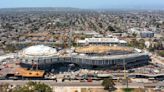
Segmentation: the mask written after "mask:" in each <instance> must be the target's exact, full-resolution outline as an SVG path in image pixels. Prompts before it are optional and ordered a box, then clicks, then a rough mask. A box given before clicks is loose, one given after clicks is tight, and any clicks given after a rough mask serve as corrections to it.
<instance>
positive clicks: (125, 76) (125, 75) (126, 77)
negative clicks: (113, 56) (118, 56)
mask: <svg viewBox="0 0 164 92" xmlns="http://www.w3.org/2000/svg"><path fill="white" fill-rule="evenodd" d="M123 65H124V79H125V80H126V87H127V88H128V76H127V74H126V65H125V59H123Z"/></svg>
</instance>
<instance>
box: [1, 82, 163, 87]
mask: <svg viewBox="0 0 164 92" xmlns="http://www.w3.org/2000/svg"><path fill="white" fill-rule="evenodd" d="M35 81H36V82H43V83H45V84H48V85H50V86H62V87H63V86H67V87H69V86H70V87H72V86H97V87H102V86H101V82H55V81H52V80H35ZM27 82H29V81H28V80H0V84H1V83H9V84H12V85H23V84H26V83H27ZM116 86H117V87H119V88H124V87H126V85H125V84H124V85H123V84H120V83H117V84H116ZM144 86H147V87H153V86H154V87H155V86H164V82H162V81H161V82H157V83H137V82H135V83H129V87H132V88H139V87H140V88H143V87H144Z"/></svg>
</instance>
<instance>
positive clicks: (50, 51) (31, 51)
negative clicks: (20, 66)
mask: <svg viewBox="0 0 164 92" xmlns="http://www.w3.org/2000/svg"><path fill="white" fill-rule="evenodd" d="M20 54H21V55H22V56H53V55H55V54H57V51H56V49H55V48H52V47H48V46H45V45H35V46H31V47H28V48H25V49H23V50H22V52H21V53H20Z"/></svg>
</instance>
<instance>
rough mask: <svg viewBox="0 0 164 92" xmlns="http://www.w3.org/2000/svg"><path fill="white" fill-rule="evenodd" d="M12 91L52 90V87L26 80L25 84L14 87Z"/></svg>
mask: <svg viewBox="0 0 164 92" xmlns="http://www.w3.org/2000/svg"><path fill="white" fill-rule="evenodd" d="M13 92H52V88H50V87H49V86H48V85H46V84H44V83H40V82H38V83H37V82H32V81H31V82H28V83H27V84H26V85H24V86H22V87H19V88H15V89H14V91H13Z"/></svg>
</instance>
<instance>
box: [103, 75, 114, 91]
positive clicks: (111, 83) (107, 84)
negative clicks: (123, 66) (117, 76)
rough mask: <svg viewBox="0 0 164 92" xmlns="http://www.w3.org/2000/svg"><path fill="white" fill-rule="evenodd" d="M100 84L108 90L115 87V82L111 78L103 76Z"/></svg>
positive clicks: (112, 89)
mask: <svg viewBox="0 0 164 92" xmlns="http://www.w3.org/2000/svg"><path fill="white" fill-rule="evenodd" d="M102 86H104V89H105V90H108V91H109V92H111V91H114V90H115V89H116V88H115V83H114V81H113V80H112V78H105V79H104V80H103V82H102Z"/></svg>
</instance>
